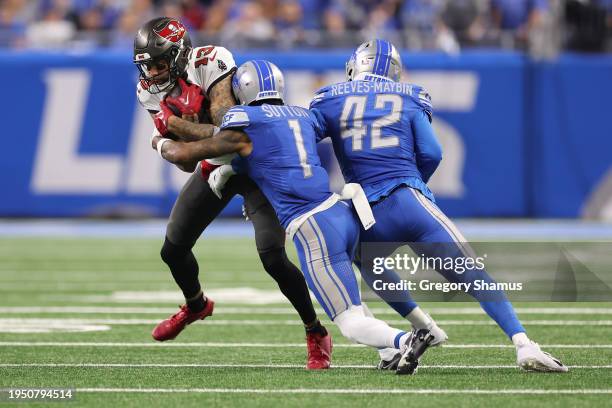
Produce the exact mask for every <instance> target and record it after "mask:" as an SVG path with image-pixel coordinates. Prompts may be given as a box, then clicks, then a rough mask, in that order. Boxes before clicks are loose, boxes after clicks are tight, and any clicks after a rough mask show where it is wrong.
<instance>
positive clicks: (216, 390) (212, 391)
mask: <svg viewBox="0 0 612 408" xmlns="http://www.w3.org/2000/svg"><path fill="white" fill-rule="evenodd" d="M76 392H77V393H78V392H84V393H122V394H127V393H198V394H476V395H499V394H506V395H508V394H509V395H516V394H523V395H548V394H554V395H577V394H580V395H596V394H612V389H571V390H568V389H546V390H544V389H524V388H522V389H490V390H483V389H473V390H470V389H445V388H431V389H426V388H414V389H410V388H400V389H398V388H388V389H384V388H373V389H364V388H358V389H346V388H295V389H291V388H287V389H279V388H272V389H260V388H77V389H76Z"/></svg>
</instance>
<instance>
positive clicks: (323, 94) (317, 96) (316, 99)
mask: <svg viewBox="0 0 612 408" xmlns="http://www.w3.org/2000/svg"><path fill="white" fill-rule="evenodd" d="M328 91H329V86H324V87H323V88H319V90H317V92H315V96H314V97H313V98H312V101H311V102H310V108H312V107H314V105H316V104H317V103H318V102H321V101H322V100H323V99H324V98H325V97H326V96H327V92H328Z"/></svg>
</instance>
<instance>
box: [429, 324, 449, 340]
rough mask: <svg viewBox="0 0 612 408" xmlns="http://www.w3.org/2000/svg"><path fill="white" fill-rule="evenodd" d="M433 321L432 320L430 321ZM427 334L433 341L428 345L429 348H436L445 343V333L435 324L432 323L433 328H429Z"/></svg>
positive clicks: (446, 337) (446, 338)
mask: <svg viewBox="0 0 612 408" xmlns="http://www.w3.org/2000/svg"><path fill="white" fill-rule="evenodd" d="M432 321H433V320H432ZM429 333H430V334H431V335H432V336H433V340H432V341H431V343H429V347H436V346H440V345H442V344H444V343H446V340H448V336H447V335H446V332H445V331H444V330H442V329H441V328H440V327H439V326H438V325H437V324H436V322H433V326H431V327H429Z"/></svg>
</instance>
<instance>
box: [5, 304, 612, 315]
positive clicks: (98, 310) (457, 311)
mask: <svg viewBox="0 0 612 408" xmlns="http://www.w3.org/2000/svg"><path fill="white" fill-rule="evenodd" d="M370 310H371V311H372V313H374V314H381V315H382V314H391V315H394V314H396V313H395V311H393V310H392V309H390V308H388V307H380V308H376V307H373V308H370ZM515 310H516V312H517V313H519V314H523V315H525V314H552V315H564V314H565V315H568V314H570V315H583V314H584V315H593V314H600V315H612V308H594V307H584V308H581V307H569V308H568V307H561V308H553V307H534V308H521V307H519V308H516V309H515ZM215 311H216V313H218V314H271V315H277V314H279V315H284V314H289V315H294V314H295V310H294V309H291V308H289V307H257V306H253V307H231V306H227V307H224V306H219V307H217V308H215ZM317 311H318V312H319V313H322V310H319V309H318V310H317ZM175 312H176V308H168V307H121V306H10V307H0V313H1V314H27V313H44V314H52V313H57V314H63V313H67V314H162V315H164V314H172V313H175ZM427 312H428V313H430V314H432V315H434V316H435V315H437V314H443V315H484V312H483V311H482V309H481V308H479V307H431V308H427Z"/></svg>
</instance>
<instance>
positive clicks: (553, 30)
mask: <svg viewBox="0 0 612 408" xmlns="http://www.w3.org/2000/svg"><path fill="white" fill-rule="evenodd" d="M159 15H166V16H170V17H178V18H179V19H181V21H182V22H183V23H185V24H186V25H187V26H188V27H189V28H190V29H191V32H192V36H193V37H194V41H195V43H196V44H202V43H222V44H224V45H226V46H228V47H234V48H247V47H248V48H251V47H260V48H267V47H274V48H293V47H300V48H308V47H317V48H321V47H323V48H330V47H353V46H354V45H355V44H357V43H359V41H360V40H362V39H364V38H370V37H373V36H380V37H385V38H387V39H389V40H391V41H393V42H395V43H396V44H398V45H400V46H402V47H403V48H409V49H441V50H443V51H446V52H449V53H453V52H457V51H459V50H460V49H461V48H463V47H471V46H479V47H500V48H510V49H512V48H518V49H525V48H528V49H533V48H536V49H537V48H540V49H541V48H546V49H550V48H556V49H557V50H558V49H561V48H568V49H573V50H582V51H594V52H598V51H609V50H610V49H612V47H611V45H612V44H611V43H612V41H611V33H612V0H378V1H377V0H2V2H1V3H0V47H5V48H17V49H19V48H37V49H41V48H43V49H50V48H71V49H90V48H96V47H108V48H116V49H129V48H130V47H131V46H132V41H133V35H134V33H135V31H136V29H137V28H138V26H139V25H141V24H142V23H143V22H145V21H146V20H148V19H150V18H152V17H154V16H159ZM540 53H542V51H540Z"/></svg>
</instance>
